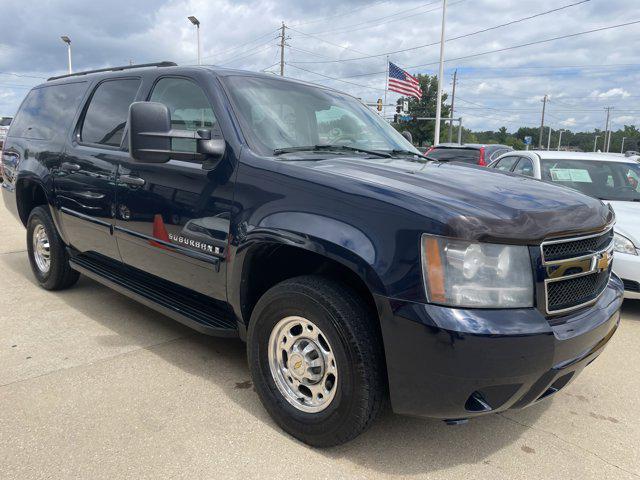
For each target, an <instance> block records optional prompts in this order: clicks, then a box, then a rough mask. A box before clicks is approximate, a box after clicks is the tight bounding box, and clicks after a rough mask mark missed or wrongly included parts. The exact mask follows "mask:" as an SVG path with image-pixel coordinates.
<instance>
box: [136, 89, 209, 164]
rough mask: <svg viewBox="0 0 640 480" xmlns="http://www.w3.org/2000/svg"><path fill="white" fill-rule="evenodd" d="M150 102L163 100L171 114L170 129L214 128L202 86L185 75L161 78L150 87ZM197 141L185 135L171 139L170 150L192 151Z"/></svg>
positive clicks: (161, 101)
mask: <svg viewBox="0 0 640 480" xmlns="http://www.w3.org/2000/svg"><path fill="white" fill-rule="evenodd" d="M149 101H151V102H159V103H164V104H165V105H166V106H167V107H168V108H169V112H170V113H171V128H173V129H175V130H190V131H196V130H201V129H208V130H216V129H217V121H216V117H215V115H214V113H213V109H212V108H211V104H210V103H209V100H208V99H207V97H206V95H205V94H204V91H203V90H202V88H200V87H199V86H198V85H196V84H195V83H193V82H192V81H191V80H187V79H185V78H172V77H167V78H162V79H160V80H159V81H158V83H156V85H155V86H154V87H153V92H152V93H151V97H150V98H149ZM196 148H197V141H196V140H193V139H189V138H173V139H172V140H171V149H172V150H175V151H180V152H195V151H196Z"/></svg>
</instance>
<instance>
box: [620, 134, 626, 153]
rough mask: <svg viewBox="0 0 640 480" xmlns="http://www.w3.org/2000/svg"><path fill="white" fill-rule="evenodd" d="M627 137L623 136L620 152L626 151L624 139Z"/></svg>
mask: <svg viewBox="0 0 640 480" xmlns="http://www.w3.org/2000/svg"><path fill="white" fill-rule="evenodd" d="M626 139H627V137H622V146H621V147H620V153H624V141H625V140H626Z"/></svg>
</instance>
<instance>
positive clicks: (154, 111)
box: [129, 102, 171, 163]
mask: <svg viewBox="0 0 640 480" xmlns="http://www.w3.org/2000/svg"><path fill="white" fill-rule="evenodd" d="M169 131H171V115H170V114H169V109H168V108H167V106H166V105H164V104H162V103H156V102H134V103H132V104H131V106H130V107H129V153H130V154H131V157H132V158H133V159H134V160H135V161H136V162H142V163H164V162H168V161H169V158H170V152H171V138H170V137H168V136H155V135H149V133H151V132H158V133H159V132H164V133H168V132H169Z"/></svg>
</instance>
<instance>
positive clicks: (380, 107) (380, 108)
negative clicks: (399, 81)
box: [378, 98, 382, 112]
mask: <svg viewBox="0 0 640 480" xmlns="http://www.w3.org/2000/svg"><path fill="white" fill-rule="evenodd" d="M378 111H379V112H381V111H382V99H381V98H379V99H378Z"/></svg>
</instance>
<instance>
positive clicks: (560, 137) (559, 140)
mask: <svg viewBox="0 0 640 480" xmlns="http://www.w3.org/2000/svg"><path fill="white" fill-rule="evenodd" d="M562 132H564V129H563V128H561V129H560V130H558V133H559V134H560V136H559V137H558V151H560V142H562Z"/></svg>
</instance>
